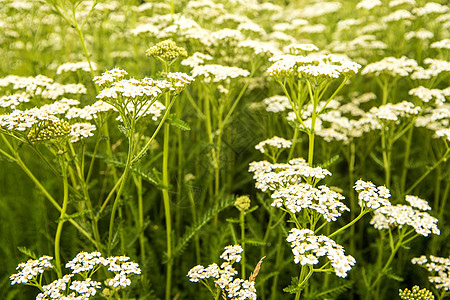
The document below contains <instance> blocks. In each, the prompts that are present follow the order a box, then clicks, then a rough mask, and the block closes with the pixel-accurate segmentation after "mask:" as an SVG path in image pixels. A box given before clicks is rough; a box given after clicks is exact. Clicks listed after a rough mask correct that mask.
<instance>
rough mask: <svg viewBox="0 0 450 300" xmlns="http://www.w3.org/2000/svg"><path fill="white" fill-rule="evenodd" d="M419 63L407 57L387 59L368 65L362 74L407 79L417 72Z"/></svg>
mask: <svg viewBox="0 0 450 300" xmlns="http://www.w3.org/2000/svg"><path fill="white" fill-rule="evenodd" d="M417 68H418V64H417V61H415V60H414V59H411V58H407V57H406V56H402V57H400V58H395V57H385V58H383V59H382V60H380V61H377V62H374V63H371V64H368V65H367V66H366V67H365V68H364V69H363V70H362V71H361V74H363V75H365V74H374V75H377V76H378V75H380V74H384V75H389V76H392V77H397V76H399V77H406V76H408V75H409V74H411V73H412V72H414V71H415V70H417Z"/></svg>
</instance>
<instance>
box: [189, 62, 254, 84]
mask: <svg viewBox="0 0 450 300" xmlns="http://www.w3.org/2000/svg"><path fill="white" fill-rule="evenodd" d="M249 75H250V72H249V71H247V70H244V69H241V68H238V67H227V66H222V65H200V66H196V67H194V68H193V69H192V76H193V77H195V78H196V77H199V78H201V79H202V80H204V81H205V82H211V81H212V82H220V81H224V80H230V79H233V78H237V77H248V76H249Z"/></svg>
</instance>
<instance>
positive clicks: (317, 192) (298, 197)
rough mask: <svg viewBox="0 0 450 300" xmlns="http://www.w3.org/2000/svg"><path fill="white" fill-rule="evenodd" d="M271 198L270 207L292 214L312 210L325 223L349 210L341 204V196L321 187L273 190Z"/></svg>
mask: <svg viewBox="0 0 450 300" xmlns="http://www.w3.org/2000/svg"><path fill="white" fill-rule="evenodd" d="M271 198H272V199H274V200H273V202H272V204H271V205H272V206H275V207H282V208H285V209H287V210H288V211H290V212H292V213H298V212H301V211H302V210H313V211H315V212H317V213H319V214H320V215H322V216H323V217H324V218H325V220H327V222H331V221H336V220H337V218H338V217H340V216H341V215H342V213H343V212H344V211H350V209H349V208H348V207H347V206H346V205H345V204H344V203H342V202H341V200H343V199H345V197H344V196H342V195H341V194H339V193H337V192H335V191H333V190H331V189H330V188H328V187H327V186H324V185H321V186H318V187H313V186H312V185H310V184H307V183H298V184H293V185H289V186H287V187H281V188H279V189H277V190H275V191H274V192H273V193H272V195H271Z"/></svg>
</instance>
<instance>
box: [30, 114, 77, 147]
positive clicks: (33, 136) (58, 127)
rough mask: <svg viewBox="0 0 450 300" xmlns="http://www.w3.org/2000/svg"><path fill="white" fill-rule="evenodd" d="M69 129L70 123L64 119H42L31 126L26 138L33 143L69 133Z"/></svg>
mask: <svg viewBox="0 0 450 300" xmlns="http://www.w3.org/2000/svg"><path fill="white" fill-rule="evenodd" d="M70 130H71V127H70V124H69V123H68V122H66V121H64V120H59V119H58V120H57V121H50V120H43V121H40V122H39V123H37V124H36V125H35V126H34V127H33V128H31V130H30V132H29V133H28V140H29V141H30V142H31V143H33V144H36V143H38V142H43V141H49V140H53V139H56V138H59V137H63V136H66V135H68V134H70Z"/></svg>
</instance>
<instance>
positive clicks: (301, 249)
mask: <svg viewBox="0 0 450 300" xmlns="http://www.w3.org/2000/svg"><path fill="white" fill-rule="evenodd" d="M286 240H287V241H288V242H289V243H291V248H292V253H293V254H294V262H295V263H296V264H298V263H300V264H301V265H302V266H304V265H316V264H318V263H319V258H320V257H322V256H325V255H326V256H327V258H328V259H329V260H330V262H331V265H332V267H333V269H334V272H335V273H336V275H337V276H339V277H343V278H345V277H347V272H348V271H350V270H351V269H352V266H354V265H355V263H356V260H355V259H354V258H353V257H352V256H351V255H347V256H346V255H345V250H344V247H342V246H341V245H339V244H337V243H336V242H335V241H333V240H332V239H330V238H328V237H327V236H324V235H315V234H314V231H312V230H309V229H306V228H304V229H297V228H292V229H291V230H290V231H289V235H288V237H287V239H286Z"/></svg>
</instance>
